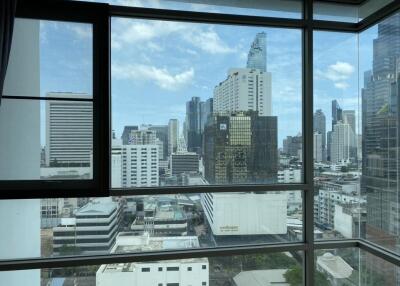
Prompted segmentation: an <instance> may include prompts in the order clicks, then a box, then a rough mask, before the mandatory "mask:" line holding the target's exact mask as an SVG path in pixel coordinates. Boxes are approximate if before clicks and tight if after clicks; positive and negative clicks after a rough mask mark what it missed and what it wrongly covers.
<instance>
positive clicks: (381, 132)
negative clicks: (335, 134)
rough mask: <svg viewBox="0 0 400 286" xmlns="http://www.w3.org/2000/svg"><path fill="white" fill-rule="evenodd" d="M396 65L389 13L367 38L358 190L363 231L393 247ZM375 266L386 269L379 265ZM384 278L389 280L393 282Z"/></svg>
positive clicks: (396, 29) (399, 212) (397, 31)
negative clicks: (362, 198)
mask: <svg viewBox="0 0 400 286" xmlns="http://www.w3.org/2000/svg"><path fill="white" fill-rule="evenodd" d="M399 67H400V14H395V15H393V16H391V17H389V18H387V19H385V20H384V21H382V23H381V24H379V25H378V37H377V38H376V39H375V40H374V42H373V67H372V71H367V72H366V73H365V74H364V88H363V90H362V134H363V143H362V145H363V146H362V147H363V154H362V157H363V163H362V174H363V175H362V190H363V192H365V194H366V196H367V213H368V217H367V228H366V235H367V238H368V239H369V240H371V241H373V242H376V243H379V244H380V245H382V246H385V247H388V248H390V249H398V248H399V234H400V229H399V217H400V208H399V199H400V196H399V190H398V187H399V186H398V180H399V179H400V176H399V175H400V172H399V160H400V158H399V152H398V148H399V135H398V134H399V104H398V99H397V98H398V96H399V81H400V73H399ZM372 267H374V266H372ZM379 268H380V269H381V270H382V271H386V270H385V267H383V266H382V267H379ZM385 276H386V277H394V275H393V274H392V273H385ZM389 282H390V283H393V284H390V285H394V281H389ZM389 282H388V283H389ZM386 285H389V284H386ZM396 285H397V284H396Z"/></svg>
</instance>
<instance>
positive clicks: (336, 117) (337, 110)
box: [332, 99, 342, 131]
mask: <svg viewBox="0 0 400 286" xmlns="http://www.w3.org/2000/svg"><path fill="white" fill-rule="evenodd" d="M340 120H342V108H341V107H340V106H339V103H338V102H337V100H336V99H335V100H332V131H333V126H335V124H336V123H337V122H338V121H340Z"/></svg>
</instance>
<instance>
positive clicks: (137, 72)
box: [111, 17, 302, 189]
mask: <svg viewBox="0 0 400 286" xmlns="http://www.w3.org/2000/svg"><path fill="white" fill-rule="evenodd" d="M142 28H143V29H146V30H147V31H149V33H150V34H149V37H144V38H138V37H136V34H135V33H131V32H129V31H136V30H137V29H142ZM282 33H284V34H286V35H288V37H285V38H284V39H282V38H281V36H280V35H281V34H282ZM111 34H112V37H113V41H112V43H111V53H112V62H111V64H112V70H111V77H112V96H111V100H112V105H113V109H112V114H111V117H112V124H113V126H112V128H113V130H114V131H115V136H116V139H114V140H113V146H114V147H113V148H121V146H122V147H125V146H131V147H130V148H133V147H135V148H136V147H137V148H139V146H140V145H141V146H145V145H143V144H150V145H147V146H154V145H157V144H158V145H157V147H158V148H159V149H160V151H161V149H162V151H163V152H162V156H160V157H158V158H154V160H151V159H150V158H149V156H150V153H151V152H150V148H149V149H142V154H147V155H146V156H144V157H142V159H141V162H142V164H146V165H148V166H150V164H153V163H155V165H152V166H156V167H157V169H158V171H159V180H158V182H157V183H158V185H159V186H174V185H184V186H195V185H235V184H279V183H301V182H302V177H301V172H302V162H301V160H300V158H299V156H298V154H299V153H301V152H302V137H301V136H300V135H299V134H300V133H301V130H302V125H301V112H302V108H301V106H302V105H301V102H302V99H301V90H302V80H301V78H302V69H301V31H300V30H298V29H275V28H267V27H265V28H264V27H263V28H254V27H250V26H228V25H206V24H198V23H182V22H173V21H151V20H138V19H136V20H135V19H127V18H117V17H114V18H112V30H111ZM233 35H235V36H233ZM209 38H210V39H213V40H212V43H210V44H204V43H205V42H208V41H209V40H208V39H209ZM238 39H240V40H238ZM239 41H240V43H241V44H239V43H238V42H239ZM283 46H284V47H285V52H284V53H283V52H281V49H280V48H281V47H283ZM145 47H147V48H145ZM286 56H288V57H290V60H289V59H286V58H285V57H286ZM210 61H213V62H215V65H209V64H208V63H209V62H210ZM288 66H290V68H288ZM238 78H242V79H245V80H244V83H240V84H239V85H240V86H239V88H240V90H241V91H240V92H241V93H240V95H241V97H242V96H244V95H243V92H244V89H245V88H247V85H248V84H251V86H254V90H253V97H255V100H254V101H251V102H252V103H251V105H250V106H249V105H248V104H247V103H246V102H248V100H241V99H238V98H239V97H238V95H239V93H238V92H236V91H234V90H233V89H230V88H229V87H230V86H231V85H232V84H233V82H234V81H236V80H237V79H238ZM252 78H253V79H252ZM261 78H262V82H265V84H263V85H261V80H258V79H261ZM247 79H248V80H247ZM247 81H248V82H247ZM131 90H137V92H135V93H134V94H132V93H131ZM193 90H195V92H194V93H193V92H192V91H193ZM227 91H229V92H227ZM114 94H118V96H113V95H114ZM245 94H246V97H249V96H250V95H249V94H247V92H245ZM178 95H179V96H178ZM249 98H250V97H249ZM133 109H135V110H136V112H134V113H132V110H133ZM222 124H223V126H226V128H224V129H221V128H220V126H222ZM129 126H135V127H136V128H135V129H134V130H130V129H129ZM128 130H129V132H130V136H131V137H132V138H145V137H146V136H148V137H146V140H145V141H143V140H142V141H140V140H133V141H132V142H135V143H134V144H135V145H125V144H126V143H129V141H125V143H124V142H123V140H124V139H123V138H122V137H121V139H119V137H120V136H124V135H123V134H126V133H127V132H128ZM227 138H229V139H227ZM292 138H293V139H292ZM151 149H153V148H151ZM178 152H180V153H178ZM182 152H189V153H188V154H184V153H182ZM157 154H159V153H158V152H157ZM222 155H224V156H223V157H222ZM114 156H115V157H118V156H119V157H122V161H124V160H125V159H126V160H128V161H129V156H128V158H125V157H126V156H124V155H123V154H122V155H118V154H116V155H114ZM282 157H285V158H287V159H288V160H291V161H292V164H291V167H292V168H295V169H296V172H297V174H298V176H296V177H295V178H294V179H293V180H291V181H285V180H283V181H282V180H279V179H278V174H279V172H284V171H285V170H286V169H287V168H286V167H285V166H284V165H282V164H281V162H280V159H279V160H278V158H282ZM128 164H129V163H128ZM112 169H113V174H115V177H114V178H112V186H113V187H116V188H121V187H122V188H132V189H133V188H136V187H139V186H137V185H134V184H130V183H126V182H123V181H121V179H120V178H123V177H124V175H125V172H129V171H125V170H124V169H122V170H121V166H119V165H113V166H112ZM142 171H143V169H142ZM121 172H122V173H123V174H122V175H120V174H119V173H121ZM144 172H146V170H145V171H144ZM117 173H118V175H117ZM132 173H134V172H132ZM147 173H148V174H150V173H151V170H150V169H148V170H147ZM188 173H190V175H189V174H188ZM184 177H185V178H184ZM146 186H148V187H150V186H151V187H153V186H154V185H153V183H150V182H146Z"/></svg>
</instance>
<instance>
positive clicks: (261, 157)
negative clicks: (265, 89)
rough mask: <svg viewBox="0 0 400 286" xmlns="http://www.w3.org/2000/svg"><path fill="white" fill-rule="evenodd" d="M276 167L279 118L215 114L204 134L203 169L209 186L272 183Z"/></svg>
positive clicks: (241, 114)
mask: <svg viewBox="0 0 400 286" xmlns="http://www.w3.org/2000/svg"><path fill="white" fill-rule="evenodd" d="M277 166H278V150H277V117H276V116H258V113H257V111H247V112H235V113H231V114H227V115H225V114H224V115H220V114H215V115H213V116H212V118H211V119H210V120H209V122H208V124H207V125H206V127H205V131H204V167H205V176H206V179H207V180H208V182H209V183H211V184H241V183H261V182H263V183H273V182H275V180H276V174H277Z"/></svg>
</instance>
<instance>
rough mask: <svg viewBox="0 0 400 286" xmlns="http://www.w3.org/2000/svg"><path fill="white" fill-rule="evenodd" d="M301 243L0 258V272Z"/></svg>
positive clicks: (289, 247)
mask: <svg viewBox="0 0 400 286" xmlns="http://www.w3.org/2000/svg"><path fill="white" fill-rule="evenodd" d="M305 249H306V245H305V244H304V243H280V244H258V245H243V246H229V247H212V248H197V249H196V248H194V249H183V250H170V251H168V250H164V251H150V252H131V253H118V254H102V255H86V256H83V255H82V256H79V255H78V256H64V257H51V258H30V259H29V258H28V259H14V260H12V259H11V260H3V261H2V260H0V271H15V270H27V269H44V268H64V267H74V266H86V265H100V264H113V263H134V262H154V261H162V260H175V259H190V258H202V257H216V256H233V255H251V254H267V253H276V252H288V251H292V252H295V251H304V250H305Z"/></svg>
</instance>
